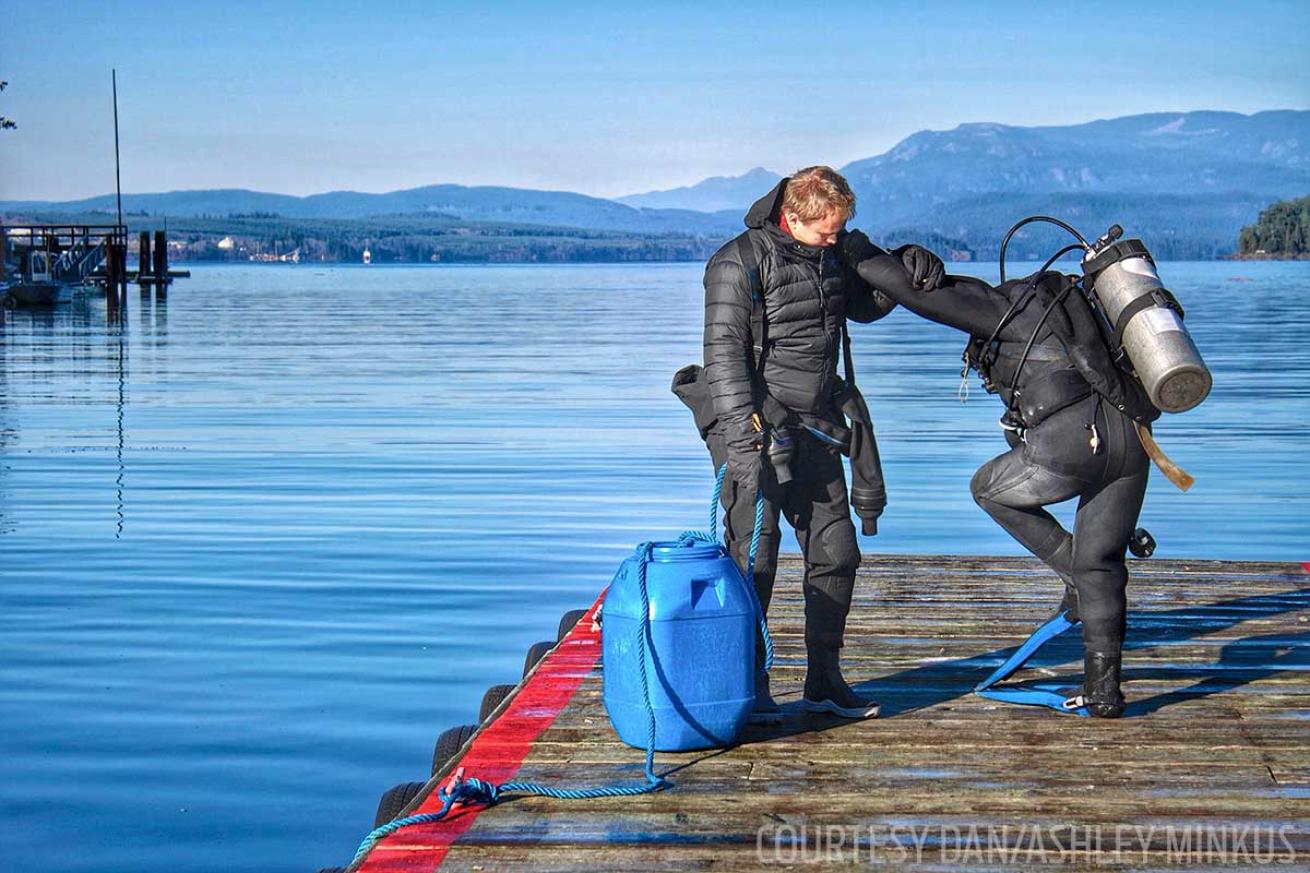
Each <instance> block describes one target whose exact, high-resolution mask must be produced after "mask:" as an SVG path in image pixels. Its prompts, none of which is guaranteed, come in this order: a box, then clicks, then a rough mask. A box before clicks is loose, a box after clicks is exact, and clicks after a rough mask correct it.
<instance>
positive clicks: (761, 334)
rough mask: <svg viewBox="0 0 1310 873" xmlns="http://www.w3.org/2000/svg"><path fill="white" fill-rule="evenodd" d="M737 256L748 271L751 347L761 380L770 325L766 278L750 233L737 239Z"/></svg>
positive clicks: (757, 373) (756, 371)
mask: <svg viewBox="0 0 1310 873" xmlns="http://www.w3.org/2000/svg"><path fill="white" fill-rule="evenodd" d="M737 256H738V257H739V258H740V259H741V265H742V267H743V268H744V269H745V270H746V278H747V281H749V282H750V289H751V345H752V348H753V349H754V356H753V357H754V365H755V375H756V378H759V374H760V361H761V360H763V358H764V348H765V346H766V345H767V343H768V324H767V323H766V322H765V320H764V277H763V276H761V275H760V259H759V258H758V257H756V255H755V247H754V246H753V245H751V239H750V233H749V232H747V233H743V234H742V235H741V236H739V237H737Z"/></svg>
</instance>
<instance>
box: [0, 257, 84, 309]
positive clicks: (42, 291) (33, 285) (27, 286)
mask: <svg viewBox="0 0 1310 873" xmlns="http://www.w3.org/2000/svg"><path fill="white" fill-rule="evenodd" d="M51 266H52V265H51V263H50V253H49V252H44V251H39V250H34V251H29V252H26V253H24V257H23V258H22V268H21V270H20V271H19V275H18V277H17V278H16V279H14V280H13V281H11V282H9V283H8V284H6V285H2V286H0V305H3V306H4V307H5V308H6V309H15V308H18V307H23V308H38V307H43V306H54V305H55V304H56V303H58V302H59V300H60V297H61V296H62V295H63V292H64V290H65V289H66V288H67V287H68V286H67V284H66V283H64V282H60V281H58V280H57V279H55V278H54V276H53V274H52V271H51Z"/></svg>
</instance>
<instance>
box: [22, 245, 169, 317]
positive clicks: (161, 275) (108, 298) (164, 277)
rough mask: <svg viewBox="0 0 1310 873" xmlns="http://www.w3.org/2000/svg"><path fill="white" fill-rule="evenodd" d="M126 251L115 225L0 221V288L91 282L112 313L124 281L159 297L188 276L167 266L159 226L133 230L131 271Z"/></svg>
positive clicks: (120, 301) (120, 305) (121, 304)
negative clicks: (135, 235) (135, 233)
mask: <svg viewBox="0 0 1310 873" xmlns="http://www.w3.org/2000/svg"><path fill="white" fill-rule="evenodd" d="M128 254H129V235H128V231H127V228H126V226H124V225H120V224H107V225H96V224H23V225H17V226H10V227H5V226H2V225H0V289H5V288H8V289H15V288H17V287H19V286H23V287H27V288H32V287H38V286H39V287H45V286H59V287H65V288H72V287H88V286H97V287H99V288H101V289H102V290H103V292H104V294H105V302H106V304H107V306H108V309H109V314H110V317H111V318H113V317H116V316H117V314H118V313H120V312H122V311H123V310H124V309H125V308H126V305H127V287H128V285H129V284H131V283H136V284H138V285H139V286H140V287H141V289H142V294H143V295H145V294H148V293H149V291H150V290H151V289H154V290H155V293H157V294H159V295H161V296H162V295H163V294H164V293H165V292H166V291H167V289H168V286H169V285H170V284H171V283H172V282H173V280H175V279H182V278H187V277H189V276H190V275H191V273H190V271H188V270H174V269H170V267H169V265H168V237H167V234H166V233H165V232H164V231H162V230H156V231H154V232H153V235H152V234H151V232H150V231H140V232H139V234H138V239H137V247H136V255H137V258H136V269H135V270H132V269H130V267H129V265H128ZM54 299H55V298H54V297H53V296H52V297H51V301H52V302H53V300H54Z"/></svg>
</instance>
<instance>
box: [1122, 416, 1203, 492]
mask: <svg viewBox="0 0 1310 873" xmlns="http://www.w3.org/2000/svg"><path fill="white" fill-rule="evenodd" d="M1133 427H1134V428H1136V429H1137V438H1138V439H1140V440H1141V441H1142V448H1144V449H1146V454H1147V455H1148V456H1150V458H1151V460H1152V461H1154V462H1155V466H1157V467H1159V468H1160V472H1161V473H1163V474H1164V477H1165V478H1166V479H1168V480H1169V481H1170V482H1172V483H1174V484H1175V485H1177V486H1178V490H1179V491H1186V490H1187V489H1188V488H1191V487H1192V486H1193V485H1195V484H1196V480H1195V479H1194V478H1192V476H1191V475H1190V474H1189V473H1188V472H1187V471H1186V470H1184V469H1183V468H1182V467H1180V466H1178V465H1177V464H1175V463H1174V462H1173V461H1172V460H1170V459H1169V456H1168V455H1166V454H1165V453H1164V451H1163V450H1161V448H1160V446H1159V445H1157V444H1156V442H1155V437H1153V436H1151V430H1150V428H1148V427H1146V426H1145V425H1143V424H1142V423H1141V422H1137V421H1134V422H1133Z"/></svg>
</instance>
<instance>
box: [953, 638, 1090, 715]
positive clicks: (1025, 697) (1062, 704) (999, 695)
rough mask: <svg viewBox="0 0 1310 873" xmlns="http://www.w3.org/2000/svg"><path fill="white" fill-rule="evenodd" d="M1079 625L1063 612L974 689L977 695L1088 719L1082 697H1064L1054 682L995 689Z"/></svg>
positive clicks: (1027, 640)
mask: <svg viewBox="0 0 1310 873" xmlns="http://www.w3.org/2000/svg"><path fill="white" fill-rule="evenodd" d="M1076 624H1078V622H1076V621H1070V620H1069V618H1068V616H1067V615H1066V614H1065V613H1064V612H1061V613H1059V614H1058V615H1055V616H1053V617H1052V618H1050V619H1047V621H1046V622H1045V623H1044V624H1042V625H1041V627H1039V628H1037V630H1035V631H1033V633H1032V636H1030V637H1028V639H1026V640H1024V642H1023V645H1021V646H1019V648H1017V649H1015V651H1014V654H1012V655H1010V657H1008V658H1006V659H1005V663H1003V664H1001V666H999V667H997V668H996V669H995V670H994V671H992V674H991V675H990V676H988V677H987V678H986V679H984V680H983V681H981V682H979V683H978V684H977V685H975V686H974V689H973V693H974V694H977V695H978V696H979V697H986V698H987V699H988V700H998V701H1000V702H1002V703H1018V704H1023V705H1026V706H1045V707H1047V708H1048V709H1054V710H1055V711H1057V712H1064V713H1071V714H1073V715H1080V716H1087V715H1088V712H1087V707H1086V706H1085V705H1084V702H1083V699H1082V696H1081V695H1076V696H1074V697H1069V696H1068V695H1066V694H1064V693H1062V692H1061V691H1060V690H1059V688H1058V687H1057V686H1056V685H1055V684H1054V683H1050V682H1041V683H1033V684H1031V685H1028V686H1024V687H1020V686H1014V687H1010V688H993V687H992V686H994V685H995V684H996V683H998V682H1003V681H1005V680H1006V679H1008V678H1010V676H1012V675H1014V674H1015V673H1016V672H1018V670H1019V669H1020V668H1021V667H1023V665H1024V664H1026V663H1028V661H1029V660H1031V659H1032V657H1033V655H1035V654H1037V651H1038V650H1039V649H1040V648H1041V647H1042V646H1044V645H1046V644H1047V643H1048V642H1050V641H1051V640H1052V639H1054V638H1055V637H1058V636H1059V635H1060V634H1062V633H1064V632H1065V631H1067V630H1069V628H1071V627H1073V626H1074V625H1076Z"/></svg>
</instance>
